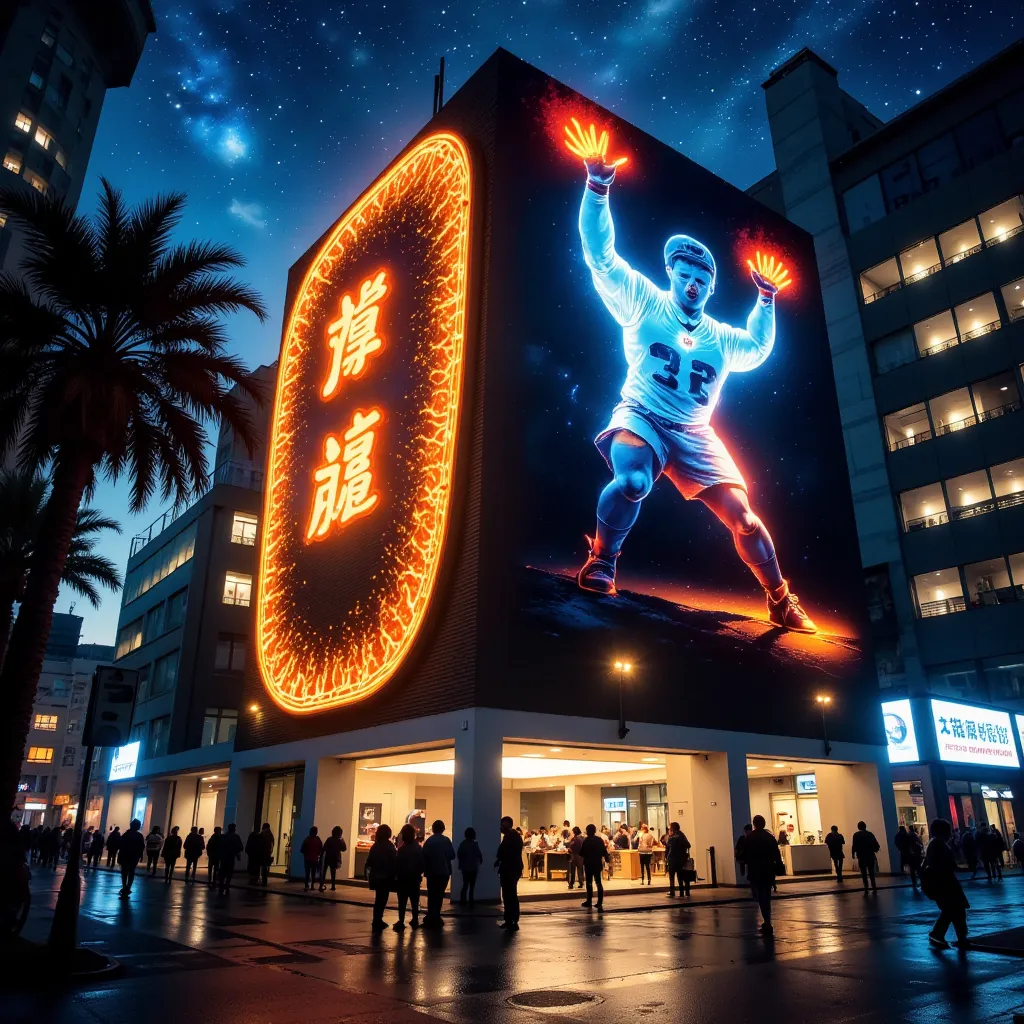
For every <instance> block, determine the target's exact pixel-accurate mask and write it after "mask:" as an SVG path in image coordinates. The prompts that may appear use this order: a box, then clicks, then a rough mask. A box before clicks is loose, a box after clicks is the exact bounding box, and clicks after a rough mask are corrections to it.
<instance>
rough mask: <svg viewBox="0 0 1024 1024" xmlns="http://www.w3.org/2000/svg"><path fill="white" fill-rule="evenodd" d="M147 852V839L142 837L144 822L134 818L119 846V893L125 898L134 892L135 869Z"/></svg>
mask: <svg viewBox="0 0 1024 1024" xmlns="http://www.w3.org/2000/svg"><path fill="white" fill-rule="evenodd" d="M145 852H146V840H145V839H143V838H142V822H141V821H139V819H138V818H133V819H132V822H131V824H130V825H129V826H128V831H127V832H125V833H124V835H123V836H121V841H120V842H119V843H118V847H117V864H118V867H120V869H121V891H120V892H119V893H118V894H117V895H118V896H119V897H120V898H121V899H123V900H126V899H128V897H129V896H130V895H131V894H132V883H133V882H134V881H135V869H136V868H137V867H138V866H139V861H140V860H142V855H143V854H144V853H145Z"/></svg>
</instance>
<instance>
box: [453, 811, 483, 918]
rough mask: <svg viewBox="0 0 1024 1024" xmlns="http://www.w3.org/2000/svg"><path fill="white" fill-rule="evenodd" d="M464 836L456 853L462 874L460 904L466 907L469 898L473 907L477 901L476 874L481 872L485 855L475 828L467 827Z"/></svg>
mask: <svg viewBox="0 0 1024 1024" xmlns="http://www.w3.org/2000/svg"><path fill="white" fill-rule="evenodd" d="M463 837H464V838H463V840H462V842H461V843H459V849H458V852H457V854H456V856H457V858H458V861H459V873H460V874H461V875H462V889H461V890H460V891H459V905H460V906H463V907H464V906H465V905H466V902H467V898H468V902H469V905H470V906H471V907H472V906H474V905H475V902H476V900H475V896H476V876H477V875H478V874H479V873H480V865H481V864H483V862H484V855H483V853H482V852H481V850H480V844H479V843H478V842H477V841H476V829H475V828H467V829H466V831H465V832H463Z"/></svg>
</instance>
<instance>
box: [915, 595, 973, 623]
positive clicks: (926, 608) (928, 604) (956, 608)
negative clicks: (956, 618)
mask: <svg viewBox="0 0 1024 1024" xmlns="http://www.w3.org/2000/svg"><path fill="white" fill-rule="evenodd" d="M966 610H967V602H966V601H964V599H963V598H962V597H945V598H942V599H941V600H938V601H925V602H924V603H923V604H922V605H921V618H922V619H934V618H935V617H936V616H937V615H953V614H954V613H956V612H963V611H966Z"/></svg>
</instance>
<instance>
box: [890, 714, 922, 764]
mask: <svg viewBox="0 0 1024 1024" xmlns="http://www.w3.org/2000/svg"><path fill="white" fill-rule="evenodd" d="M882 724H883V726H884V727H885V742H886V744H887V745H888V747H889V763H890V764H909V763H911V762H913V761H919V760H920V759H921V758H920V755H919V754H918V750H917V733H916V732H915V730H914V714H913V710H912V708H911V706H910V701H909V700H907V699H905V698H904V699H903V700H886V701H883V702H882Z"/></svg>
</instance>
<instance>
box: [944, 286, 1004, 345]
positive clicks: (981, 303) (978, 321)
mask: <svg viewBox="0 0 1024 1024" xmlns="http://www.w3.org/2000/svg"><path fill="white" fill-rule="evenodd" d="M953 314H954V316H955V317H956V325H957V327H958V328H959V331H960V340H961V341H972V340H973V339H974V338H981V337H983V336H984V335H986V334H991V333H992V331H998V330H999V327H1000V319H999V310H998V308H997V307H996V300H995V297H994V296H993V295H992V294H991V293H988V294H985V295H979V296H977V297H976V298H973V299H970V300H969V301H967V302H961V303H960V305H959V306H957V307H956V309H954V310H953Z"/></svg>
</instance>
